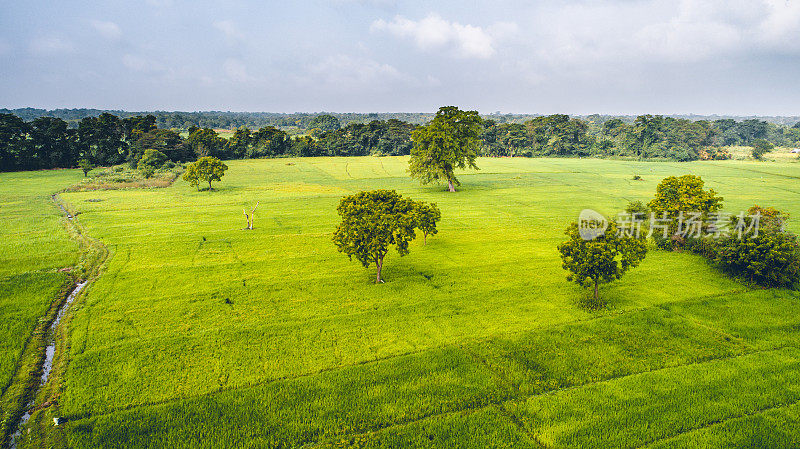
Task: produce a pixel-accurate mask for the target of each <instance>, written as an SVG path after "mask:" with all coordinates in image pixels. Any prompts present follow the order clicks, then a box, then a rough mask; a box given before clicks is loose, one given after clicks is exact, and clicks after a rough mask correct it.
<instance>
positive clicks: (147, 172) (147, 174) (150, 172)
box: [139, 166, 156, 179]
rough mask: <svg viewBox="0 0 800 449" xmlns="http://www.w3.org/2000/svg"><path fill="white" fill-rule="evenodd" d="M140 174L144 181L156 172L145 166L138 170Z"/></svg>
mask: <svg viewBox="0 0 800 449" xmlns="http://www.w3.org/2000/svg"><path fill="white" fill-rule="evenodd" d="M139 171H140V172H141V173H142V176H143V177H144V178H145V179H149V178H152V177H153V175H154V174H155V173H156V170H155V169H154V168H153V167H149V166H145V167H144V168H142V169H140V170H139Z"/></svg>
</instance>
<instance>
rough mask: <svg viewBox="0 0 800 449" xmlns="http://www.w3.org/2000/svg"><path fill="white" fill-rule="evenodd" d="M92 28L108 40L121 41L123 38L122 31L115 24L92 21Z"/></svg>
mask: <svg viewBox="0 0 800 449" xmlns="http://www.w3.org/2000/svg"><path fill="white" fill-rule="evenodd" d="M92 27H93V28H94V29H95V30H96V31H97V32H98V33H100V35H101V36H103V37H105V38H106V39H119V38H120V37H122V30H121V29H120V27H119V25H117V24H116V23H114V22H106V21H103V20H92Z"/></svg>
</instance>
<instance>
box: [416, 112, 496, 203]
mask: <svg viewBox="0 0 800 449" xmlns="http://www.w3.org/2000/svg"><path fill="white" fill-rule="evenodd" d="M481 129H482V126H481V118H480V116H479V115H478V112H477V111H461V110H459V109H458V108H457V107H455V106H443V107H441V108H439V111H438V112H437V113H436V116H435V117H434V118H433V120H432V121H431V122H430V123H428V124H427V125H425V126H423V127H420V128H418V129H416V130H414V132H413V133H412V134H411V140H412V141H413V142H414V148H413V149H412V150H411V161H410V162H409V167H408V171H409V173H410V174H411V176H412V177H414V178H419V180H420V181H421V182H422V183H423V184H428V183H429V182H431V181H438V180H444V181H447V185H448V188H449V190H450V191H451V192H455V191H456V188H455V186H457V185H459V184H460V183H459V182H458V179H456V176H455V174H454V171H455V169H457V168H461V169H463V168H467V167H469V168H473V169H475V170H477V169H478V166H477V165H475V158H476V157H477V156H478V144H479V142H480V133H481Z"/></svg>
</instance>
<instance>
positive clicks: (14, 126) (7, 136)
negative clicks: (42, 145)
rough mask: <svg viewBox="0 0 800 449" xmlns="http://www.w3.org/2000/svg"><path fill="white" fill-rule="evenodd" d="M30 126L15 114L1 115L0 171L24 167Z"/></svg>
mask: <svg viewBox="0 0 800 449" xmlns="http://www.w3.org/2000/svg"><path fill="white" fill-rule="evenodd" d="M29 130H30V125H28V124H27V123H25V121H23V120H22V119H21V118H19V117H17V116H16V115H14V114H0V171H11V170H16V169H17V168H20V167H24V166H25V164H26V161H24V159H25V157H26V155H27V153H28V151H27V149H28V148H29V145H28V141H27V140H28V131H29Z"/></svg>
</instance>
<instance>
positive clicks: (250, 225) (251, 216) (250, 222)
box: [242, 201, 259, 231]
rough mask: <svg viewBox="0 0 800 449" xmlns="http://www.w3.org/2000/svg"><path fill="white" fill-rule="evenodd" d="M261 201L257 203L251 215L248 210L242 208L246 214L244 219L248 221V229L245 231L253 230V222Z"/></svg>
mask: <svg viewBox="0 0 800 449" xmlns="http://www.w3.org/2000/svg"><path fill="white" fill-rule="evenodd" d="M258 203H259V201H256V205H255V206H253V210H251V211H250V213H249V214H248V213H247V208H242V213H243V214H244V219H245V220H247V227H246V228H245V229H248V230H251V231H252V230H253V221H255V219H256V209H258Z"/></svg>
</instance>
